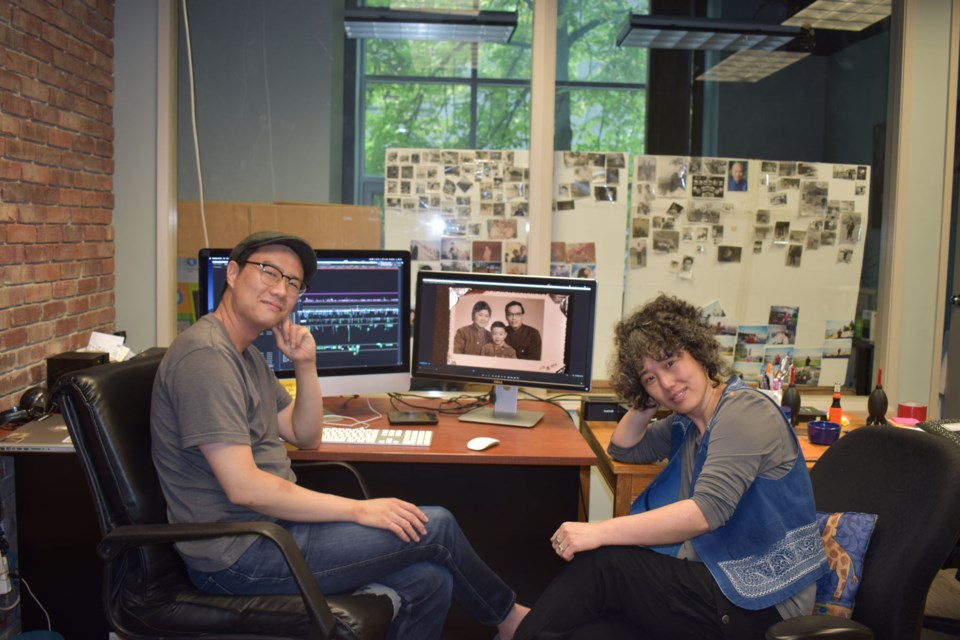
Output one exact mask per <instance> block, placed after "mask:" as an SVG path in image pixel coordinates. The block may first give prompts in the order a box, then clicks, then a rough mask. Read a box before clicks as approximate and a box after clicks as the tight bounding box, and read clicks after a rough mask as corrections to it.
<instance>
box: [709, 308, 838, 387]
mask: <svg viewBox="0 0 960 640" xmlns="http://www.w3.org/2000/svg"><path fill="white" fill-rule="evenodd" d="M701 313H702V314H703V317H704V318H705V319H706V321H707V322H708V323H709V324H710V325H711V326H713V327H714V328H715V329H716V334H717V341H718V342H719V343H720V350H721V355H722V356H723V359H724V360H725V361H726V362H727V364H729V365H730V367H731V368H732V369H733V371H734V373H735V374H736V375H738V376H740V377H742V378H743V379H744V380H751V381H754V380H758V379H759V378H760V376H761V374H763V373H764V372H765V371H769V370H774V371H776V370H779V369H780V368H781V366H782V365H785V364H790V365H792V366H793V369H794V382H795V384H797V385H798V386H825V385H832V384H833V382H834V381H832V380H827V381H824V380H822V379H821V372H822V369H823V363H824V361H825V360H830V359H836V358H843V359H849V358H850V354H851V351H852V348H853V335H854V322H853V321H852V320H851V321H841V320H827V321H826V322H824V323H823V342H822V344H820V345H819V346H810V347H806V346H798V345H797V344H795V343H796V337H797V327H798V325H799V319H800V307H787V306H776V305H775V306H771V307H770V315H769V318H768V321H767V323H766V324H755V325H742V324H737V323H736V321H735V320H733V319H731V318H730V317H729V316H727V314H726V313H725V312H724V311H723V307H722V305H720V303H719V302H718V301H716V300H715V301H713V302H711V303H709V304H708V305H706V306H705V307H703V309H702V310H701ZM785 370H786V371H789V369H785Z"/></svg>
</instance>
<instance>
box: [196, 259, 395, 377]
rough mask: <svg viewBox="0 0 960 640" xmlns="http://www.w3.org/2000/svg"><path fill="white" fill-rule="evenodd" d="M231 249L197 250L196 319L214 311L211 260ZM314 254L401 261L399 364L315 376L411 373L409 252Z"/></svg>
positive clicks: (323, 370)
mask: <svg viewBox="0 0 960 640" xmlns="http://www.w3.org/2000/svg"><path fill="white" fill-rule="evenodd" d="M231 251H232V249H223V248H203V249H200V252H199V253H198V257H197V259H198V267H199V269H198V277H199V283H198V284H199V286H198V292H197V293H198V297H197V300H198V303H197V318H198V319H199V318H200V317H201V316H203V315H206V314H207V313H209V312H211V311H213V310H214V309H215V308H216V303H214V304H213V305H210V304H209V303H208V300H210V294H211V292H210V291H209V280H210V274H209V272H208V269H209V265H210V259H211V258H229V257H230V253H231ZM314 253H315V254H316V256H317V260H318V261H319V260H332V259H343V260H345V261H349V260H358V259H362V260H368V259H371V258H373V259H376V258H384V259H388V260H396V259H400V260H401V274H400V286H401V291H400V318H399V325H400V345H401V347H400V349H399V351H400V356H401V357H400V361H399V362H398V363H397V364H395V365H370V366H364V367H320V366H318V367H317V373H318V375H319V376H320V377H321V380H322V379H323V378H334V377H344V376H361V375H371V376H372V375H380V374H409V373H410V331H411V326H410V310H411V298H412V294H411V291H410V282H411V275H410V274H411V255H410V252H409V251H405V250H395V249H314ZM320 274H321V271H320V270H318V271H317V274H316V275H314V278H317V277H320ZM212 293H213V295H214V300H215V301H219V298H220V293H221V292H220V291H214V292H212ZM273 372H274V375H276V376H277V377H278V378H281V379H284V378H293V377H295V373H294V371H293V370H292V369H289V370H283V369H281V370H276V369H274V370H273Z"/></svg>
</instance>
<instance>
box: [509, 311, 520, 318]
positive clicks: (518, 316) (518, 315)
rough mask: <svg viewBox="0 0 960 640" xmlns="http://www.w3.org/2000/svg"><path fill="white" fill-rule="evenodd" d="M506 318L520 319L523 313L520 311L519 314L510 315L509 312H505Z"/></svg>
mask: <svg viewBox="0 0 960 640" xmlns="http://www.w3.org/2000/svg"><path fill="white" fill-rule="evenodd" d="M507 317H508V318H521V317H523V311H521V312H519V313H510V312H509V311H508V312H507Z"/></svg>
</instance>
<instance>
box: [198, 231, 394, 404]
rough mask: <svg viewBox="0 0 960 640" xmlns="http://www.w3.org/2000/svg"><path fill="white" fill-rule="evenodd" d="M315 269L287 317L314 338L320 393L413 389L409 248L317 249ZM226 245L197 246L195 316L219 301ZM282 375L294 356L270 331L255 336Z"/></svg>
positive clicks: (289, 368) (227, 253)
mask: <svg viewBox="0 0 960 640" xmlns="http://www.w3.org/2000/svg"><path fill="white" fill-rule="evenodd" d="M316 254H317V273H316V274H315V275H314V276H313V278H312V279H311V280H310V287H309V289H308V290H307V291H306V293H304V294H303V295H301V296H300V298H299V299H298V300H297V305H296V307H295V308H294V310H293V314H292V316H291V317H292V319H293V321H294V322H296V323H297V324H301V325H304V326H307V327H309V328H310V332H311V333H312V334H313V338H314V340H315V341H316V343H317V373H318V375H319V376H320V384H321V387H322V389H323V393H324V394H325V395H328V396H334V395H359V394H365V393H384V392H387V391H397V392H400V391H407V390H409V388H410V356H409V353H410V348H409V345H410V253H409V252H408V251H354V250H337V249H317V250H316ZM229 261H230V249H201V250H200V256H199V269H200V286H199V292H198V293H199V300H200V304H199V308H198V311H197V313H198V315H201V316H202V315H203V314H205V313H209V312H211V311H213V310H214V309H216V308H217V305H218V304H220V295H221V293H222V292H223V286H224V283H225V282H226V273H227V263H228V262H229ZM253 344H254V346H255V347H256V348H257V349H258V350H259V351H260V352H261V353H262V354H263V357H264V358H265V359H266V360H267V364H268V365H269V366H270V368H271V369H272V370H273V372H274V373H275V374H276V375H277V377H279V378H292V377H294V371H293V362H292V361H290V360H288V359H287V358H286V357H285V356H284V355H283V354H282V353H281V352H280V350H279V349H278V348H277V344H276V341H275V340H274V338H273V331H272V330H270V329H268V330H266V331H264V332H263V333H262V334H260V336H259V337H258V338H257V339H256V340H255V341H254V343H253Z"/></svg>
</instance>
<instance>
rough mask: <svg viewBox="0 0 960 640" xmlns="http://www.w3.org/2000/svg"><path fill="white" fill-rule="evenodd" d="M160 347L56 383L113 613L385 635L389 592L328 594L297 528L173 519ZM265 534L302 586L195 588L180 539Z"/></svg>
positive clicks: (190, 633)
mask: <svg viewBox="0 0 960 640" xmlns="http://www.w3.org/2000/svg"><path fill="white" fill-rule="evenodd" d="M162 356H163V350H160V349H155V350H152V352H151V353H149V354H148V355H142V356H138V357H136V358H133V359H132V360H128V361H126V362H122V363H116V364H106V365H100V366H96V367H92V368H89V369H84V370H82V371H77V372H73V373H70V374H67V375H66V376H64V377H63V378H61V379H60V380H59V381H58V382H57V384H56V386H55V389H54V398H55V400H56V402H57V404H58V406H59V407H60V410H61V411H62V413H63V416H64V419H65V421H66V423H67V427H68V429H69V431H70V436H71V438H72V439H73V444H74V446H75V448H76V450H77V454H78V456H79V458H80V463H81V466H82V467H83V471H84V475H85V476H86V478H87V481H88V484H89V486H90V490H91V492H92V494H93V500H94V503H95V505H96V510H97V516H98V520H99V522H100V529H101V534H102V536H103V537H102V540H101V542H100V544H99V546H98V548H97V553H98V554H99V555H100V557H101V558H102V559H103V560H104V561H105V565H104V576H103V604H104V611H105V613H106V617H107V620H108V622H109V624H110V626H111V627H112V629H113V630H114V631H115V632H117V634H118V635H120V636H121V637H123V638H125V639H129V640H138V639H155V638H172V637H176V638H184V637H201V636H202V637H204V638H238V639H239V638H250V639H253V638H256V639H258V640H262V639H264V638H275V639H279V638H310V639H323V640H326V639H327V638H334V639H337V640H347V639H350V640H367V639H374V638H382V637H383V636H384V635H385V633H386V629H387V627H388V626H389V624H390V621H391V619H392V617H393V606H392V604H391V602H390V599H389V598H388V597H386V596H383V595H356V596H351V595H343V596H327V597H325V596H324V595H323V594H322V593H321V592H320V589H319V587H318V586H317V583H316V581H315V580H314V579H313V576H312V575H311V573H310V570H309V568H308V567H307V564H306V562H305V560H304V558H303V555H302V554H301V552H300V550H299V549H298V548H297V546H296V544H295V543H294V541H293V538H292V537H291V536H290V534H289V533H288V532H287V531H286V530H284V529H283V528H282V527H280V526H278V525H276V524H274V523H272V522H231V523H210V524H170V523H168V522H167V507H166V501H165V500H164V498H163V492H162V491H161V488H160V483H159V480H158V478H157V473H156V470H155V468H154V466H153V461H152V459H151V455H150V398H151V392H152V388H153V380H154V377H155V375H156V372H157V367H158V366H159V364H160V360H161V358H162ZM250 534H254V535H258V536H263V537H266V538H268V539H270V540H271V541H272V542H273V543H275V544H276V545H277V546H278V547H279V549H280V551H281V552H282V553H283V556H284V558H285V559H286V561H287V563H288V565H289V566H290V571H291V572H292V574H293V576H294V579H295V580H296V582H297V585H298V587H299V589H300V593H299V594H296V595H258V596H221V595H210V594H206V593H203V592H201V591H199V590H197V589H196V588H195V587H194V586H193V584H192V583H191V582H190V579H189V577H188V576H187V572H186V566H185V564H184V563H183V560H182V559H181V558H180V556H179V555H178V554H177V552H176V550H175V549H174V547H173V543H174V542H177V541H185V540H197V539H203V538H212V537H222V536H236V535H250Z"/></svg>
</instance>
